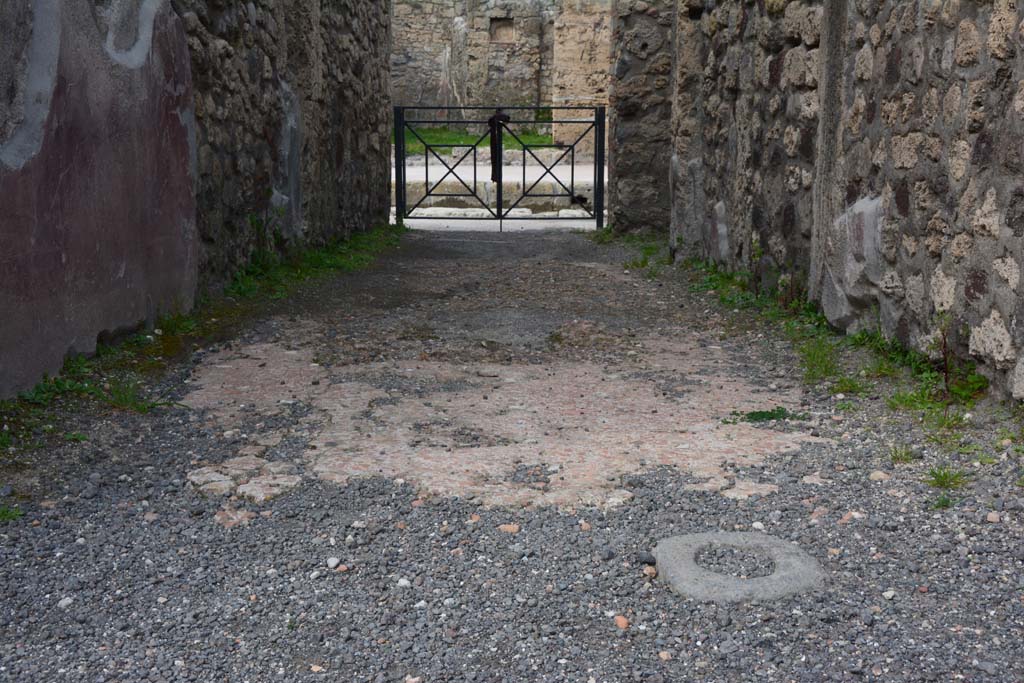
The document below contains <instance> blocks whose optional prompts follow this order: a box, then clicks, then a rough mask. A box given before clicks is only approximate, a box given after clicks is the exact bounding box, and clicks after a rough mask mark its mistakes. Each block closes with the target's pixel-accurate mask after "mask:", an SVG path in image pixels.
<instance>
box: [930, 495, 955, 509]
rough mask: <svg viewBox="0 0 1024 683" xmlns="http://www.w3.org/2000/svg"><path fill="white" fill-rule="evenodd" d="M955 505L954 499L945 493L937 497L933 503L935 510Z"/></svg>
mask: <svg viewBox="0 0 1024 683" xmlns="http://www.w3.org/2000/svg"><path fill="white" fill-rule="evenodd" d="M951 507H953V499H952V498H950V497H949V496H947V495H946V494H945V493H943V494H942V495H941V496H939V497H938V498H936V499H935V502H934V503H932V509H933V510H947V509H949V508H951Z"/></svg>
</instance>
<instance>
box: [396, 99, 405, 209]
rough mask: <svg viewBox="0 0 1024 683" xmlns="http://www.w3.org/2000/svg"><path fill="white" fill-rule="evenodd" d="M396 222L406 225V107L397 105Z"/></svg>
mask: <svg viewBox="0 0 1024 683" xmlns="http://www.w3.org/2000/svg"><path fill="white" fill-rule="evenodd" d="M395 222H396V223H398V224H399V225H401V226H403V227H404V226H405V109H404V108H403V107H395Z"/></svg>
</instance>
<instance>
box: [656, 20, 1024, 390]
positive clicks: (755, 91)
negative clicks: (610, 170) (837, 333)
mask: <svg viewBox="0 0 1024 683" xmlns="http://www.w3.org/2000/svg"><path fill="white" fill-rule="evenodd" d="M1022 19H1024V8H1022V7H1020V6H1019V3H1018V2H1017V1H1016V0H995V1H994V2H967V1H966V0H914V1H911V2H896V1H893V0H825V2H803V1H798V0H791V1H789V2H785V1H778V2H772V1H771V0H768V1H767V2H765V3H760V2H758V3H750V2H743V1H740V0H732V1H722V2H713V3H690V2H689V1H688V0H679V2H678V7H677V31H676V54H677V61H676V77H675V92H674V101H675V110H674V114H673V126H674V132H673V160H672V176H671V177H672V189H673V207H672V208H673V240H674V241H675V242H676V243H677V244H679V245H680V247H681V248H683V249H686V250H689V251H691V252H695V253H697V254H699V255H703V256H706V257H711V258H713V259H715V260H717V261H719V262H721V263H723V264H727V265H728V266H730V267H732V268H736V269H744V270H752V271H753V272H755V273H758V274H759V276H760V277H761V279H762V280H766V281H769V282H774V281H775V280H777V279H778V278H779V277H780V276H781V277H783V278H798V279H801V280H802V281H803V282H805V283H806V285H807V288H808V292H809V294H810V295H811V296H812V297H813V298H814V299H816V300H818V301H820V303H821V305H822V308H823V310H824V312H825V314H826V315H827V317H828V318H829V320H830V321H831V323H832V324H833V325H835V326H836V327H838V328H840V329H842V330H845V331H847V332H854V331H856V330H859V329H864V328H878V329H881V330H882V331H883V332H884V333H885V334H886V335H887V336H890V337H895V338H897V339H899V340H900V341H901V342H903V343H905V344H908V345H910V346H912V347H914V348H917V349H919V350H922V351H926V352H931V353H934V352H935V351H934V349H935V348H936V340H937V339H938V337H939V336H940V334H942V333H943V332H944V333H945V334H946V335H947V337H948V339H949V341H950V342H951V343H952V344H953V346H954V348H955V349H957V351H958V352H959V353H960V354H962V355H963V356H964V357H967V356H970V357H971V358H973V359H974V360H976V361H978V362H979V363H980V367H981V369H982V371H983V372H985V373H986V374H988V375H989V376H990V377H991V378H992V379H993V380H994V382H995V385H996V386H997V387H998V388H1000V389H1001V390H1004V391H1005V392H1007V393H1011V394H1013V395H1014V396H1016V397H1018V398H1024V324H1022V323H1024V299H1022V297H1021V296H1020V284H1021V283H1020V280H1021V259H1022V257H1024V254H1022V249H1024V180H1022V177H1024V176H1022V168H1024V157H1022V155H1024V53H1022V52H1024V51H1022V49H1021V23H1022ZM684 34H686V35H688V36H690V38H691V40H689V41H688V43H689V46H688V47H686V46H684V42H686V41H683V40H682V39H681V36H682V35H684ZM695 131H699V132H697V133H696V134H695ZM697 138H699V140H697Z"/></svg>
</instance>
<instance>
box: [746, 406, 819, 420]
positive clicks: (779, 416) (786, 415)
mask: <svg viewBox="0 0 1024 683" xmlns="http://www.w3.org/2000/svg"><path fill="white" fill-rule="evenodd" d="M732 415H733V418H734V419H733V420H732V422H751V423H755V424H756V423H759V422H771V421H773V420H805V419H807V416H806V415H801V414H799V413H793V412H790V411H789V410H787V409H786V408H784V407H782V406H778V407H776V408H772V409H771V410H752V411H750V412H748V413H740V412H736V411H734V412H733V413H732Z"/></svg>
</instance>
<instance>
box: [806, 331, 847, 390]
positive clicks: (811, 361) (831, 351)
mask: <svg viewBox="0 0 1024 683" xmlns="http://www.w3.org/2000/svg"><path fill="white" fill-rule="evenodd" d="M797 351H798V352H799V354H800V362H801V364H802V365H803V369H804V380H805V381H807V382H820V381H822V380H826V379H831V378H833V377H835V376H836V375H838V374H839V360H838V358H837V354H836V345H835V343H834V342H833V341H832V340H830V339H828V338H826V337H823V336H819V337H815V338H813V339H809V340H808V341H806V342H804V343H803V344H801V345H800V347H799V348H798V349H797Z"/></svg>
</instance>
